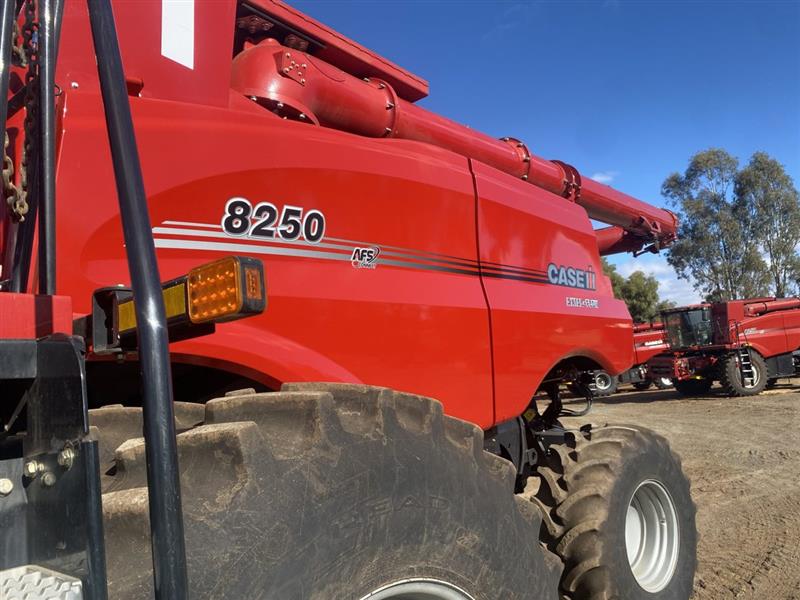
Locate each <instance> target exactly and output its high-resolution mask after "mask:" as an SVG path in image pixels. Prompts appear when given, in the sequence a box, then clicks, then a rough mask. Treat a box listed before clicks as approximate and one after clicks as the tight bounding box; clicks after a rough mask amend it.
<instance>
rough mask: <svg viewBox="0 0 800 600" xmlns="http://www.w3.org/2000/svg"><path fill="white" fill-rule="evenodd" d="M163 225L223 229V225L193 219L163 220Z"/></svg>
mask: <svg viewBox="0 0 800 600" xmlns="http://www.w3.org/2000/svg"><path fill="white" fill-rule="evenodd" d="M161 224H162V225H186V226H187V227H205V228H206V229H222V225H219V224H214V223H192V222H191V221H162V223H161Z"/></svg>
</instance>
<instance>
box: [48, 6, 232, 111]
mask: <svg viewBox="0 0 800 600" xmlns="http://www.w3.org/2000/svg"><path fill="white" fill-rule="evenodd" d="M183 5H184V6H185V7H186V8H188V9H189V10H185V11H182V12H184V13H185V14H181V11H179V14H178V15H177V18H176V19H168V20H167V22H166V23H163V22H162V6H163V3H162V2H158V1H149V2H147V1H143V0H114V2H113V7H114V18H115V21H116V25H117V33H118V35H119V43H120V49H121V51H122V58H123V61H122V62H123V67H124V69H125V77H126V78H127V79H128V80H129V81H136V82H137V89H138V86H139V85H141V91H140V95H141V96H142V97H143V98H161V99H164V100H175V101H181V102H191V103H195V104H209V105H213V106H227V105H228V102H229V93H228V90H229V84H230V77H231V53H232V50H233V33H234V21H235V19H234V15H235V11H236V2H235V0H213V1H201V0H197V1H193V2H185V3H183ZM192 17H193V18H192ZM62 31H63V33H62V39H61V44H60V46H59V57H58V59H59V60H58V69H57V73H56V81H57V82H58V83H59V85H60V86H61V87H62V88H66V87H74V86H75V85H77V86H78V88H79V89H81V90H97V89H98V87H99V84H98V80H97V65H96V63H95V60H94V49H93V46H92V35H91V30H90V28H89V17H88V11H87V7H86V2H83V1H81V0H66V2H65V5H64V24H63V28H62ZM162 34H163V36H164V37H165V38H168V39H167V40H166V42H167V45H165V43H164V42H165V40H164V39H162ZM170 43H173V44H175V43H177V44H179V47H181V48H183V49H184V50H185V52H186V54H187V56H188V57H191V60H187V61H186V64H181V63H179V62H177V61H176V60H172V59H170V58H168V57H167V56H164V54H162V52H166V53H167V54H169V53H170V52H169V50H168V48H170V47H172V46H170V45H169V44H170ZM187 65H190V66H187ZM102 114H103V113H102V112H101V113H99V114H98V115H97V118H98V119H102Z"/></svg>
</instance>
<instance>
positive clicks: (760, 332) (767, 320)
mask: <svg viewBox="0 0 800 600" xmlns="http://www.w3.org/2000/svg"><path fill="white" fill-rule="evenodd" d="M792 312H794V311H792ZM798 320H800V315H796V316H795V317H794V318H792V316H791V315H790V314H786V313H780V312H775V313H767V314H765V315H762V316H760V317H752V318H749V319H747V318H746V319H744V320H742V321H741V322H740V324H739V340H740V341H741V342H744V343H747V344H748V345H750V346H752V347H753V348H755V349H756V350H757V351H758V352H759V354H761V355H762V356H764V357H767V358H768V357H770V356H776V355H778V354H785V353H786V352H791V351H793V350H796V349H797V347H798V346H797V345H794V346H792V345H791V344H790V343H789V336H790V335H792V332H791V328H792V325H793V324H795V325H794V326H795V327H797V325H796V323H797V321H798ZM731 337H733V336H731Z"/></svg>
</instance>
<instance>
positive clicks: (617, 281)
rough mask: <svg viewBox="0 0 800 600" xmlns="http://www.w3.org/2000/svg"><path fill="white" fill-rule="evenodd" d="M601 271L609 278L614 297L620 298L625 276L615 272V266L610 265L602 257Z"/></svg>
mask: <svg viewBox="0 0 800 600" xmlns="http://www.w3.org/2000/svg"><path fill="white" fill-rule="evenodd" d="M602 260H603V273H605V275H606V276H607V277H608V278H609V279H610V280H611V289H612V290H613V291H614V297H615V298H622V286H623V284H624V283H625V278H624V277H623V276H622V275H620V274H619V273H617V267H615V266H614V265H612V264H611V263H610V262H608V261H607V260H606V257H605V256H604V257H603V259H602Z"/></svg>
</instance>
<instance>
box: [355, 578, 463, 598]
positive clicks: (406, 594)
mask: <svg viewBox="0 0 800 600" xmlns="http://www.w3.org/2000/svg"><path fill="white" fill-rule="evenodd" d="M389 599H391V600H475V599H474V598H473V597H472V596H470V595H469V594H468V593H467V592H465V591H464V590H462V589H461V588H459V587H458V586H455V585H453V584H451V583H447V582H446V581H439V580H438V579H403V580H402V581H396V582H394V583H390V584H389V585H385V586H383V587H381V588H378V589H377V590H375V591H373V592H370V593H369V594H367V595H366V596H364V597H363V598H361V600H389Z"/></svg>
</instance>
